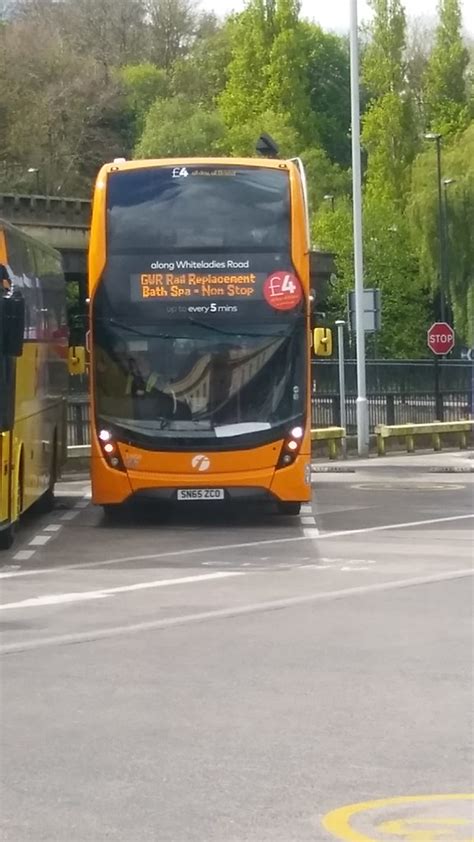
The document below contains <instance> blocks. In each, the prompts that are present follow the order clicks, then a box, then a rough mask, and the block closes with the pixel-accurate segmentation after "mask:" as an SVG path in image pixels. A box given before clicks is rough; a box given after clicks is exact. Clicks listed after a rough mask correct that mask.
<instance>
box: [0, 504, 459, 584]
mask: <svg viewBox="0 0 474 842" xmlns="http://www.w3.org/2000/svg"><path fill="white" fill-rule="evenodd" d="M68 514H69V513H68ZM73 514H74V515H76V514H77V512H74V513H73ZM468 518H471V519H472V518H474V514H469V515H453V516H451V517H441V518H430V519H429V520H416V521H410V522H408V523H389V524H384V525H383V526H369V527H364V528H363V529H347V530H342V531H340V532H322V533H320V532H319V529H318V528H317V527H315V528H314V529H310V528H307V529H305V534H304V535H295V536H293V537H291V538H268V539H266V540H264V541H243V542H242V543H236V544H217V545H216V546H210V547H209V546H206V547H190V548H188V549H181V550H169V551H167V552H162V553H149V554H146V555H135V556H125V557H124V558H111V559H104V560H103V561H86V562H82V563H81V562H79V563H77V564H63V565H58V566H57V567H42V568H39V569H37V570H20V571H19V572H18V573H0V579H9V578H17V577H19V576H39V575H41V576H42V575H46V574H48V575H49V574H50V573H58V572H60V571H61V572H63V571H67V570H87V569H89V568H96V567H110V566H113V565H116V564H130V563H131V562H135V561H159V560H160V559H164V558H177V557H183V556H193V555H198V554H199V555H201V554H202V553H215V552H226V551H227V550H240V549H247V548H251V547H263V546H270V545H273V544H296V543H298V542H301V541H308V540H310V539H314V538H316V537H318V538H319V540H320V541H323V540H329V539H330V538H341V537H344V536H345V535H357V534H361V533H367V532H383V531H385V530H397V529H406V528H407V527H412V526H430V525H433V524H435V523H447V522H451V521H460V520H467V519H468Z"/></svg>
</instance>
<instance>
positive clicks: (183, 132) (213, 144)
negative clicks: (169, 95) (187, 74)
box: [135, 96, 225, 158]
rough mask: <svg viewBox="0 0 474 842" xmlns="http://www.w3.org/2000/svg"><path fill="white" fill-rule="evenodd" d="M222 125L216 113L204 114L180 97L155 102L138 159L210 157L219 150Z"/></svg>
mask: <svg viewBox="0 0 474 842" xmlns="http://www.w3.org/2000/svg"><path fill="white" fill-rule="evenodd" d="M224 132H225V128H224V124H223V123H222V120H221V119H220V117H219V115H218V114H217V112H216V111H204V110H203V109H202V108H200V107H199V106H196V105H193V104H192V103H190V102H189V101H188V100H186V99H185V98H184V97H181V96H178V97H174V98H173V99H158V100H155V102H154V103H153V105H152V106H151V108H150V110H149V112H148V114H147V117H146V120H145V128H144V131H143V135H142V137H141V139H140V141H139V143H138V145H137V147H136V149H135V154H136V156H137V157H138V158H160V157H170V156H180V155H183V156H185V155H191V156H192V155H213V154H217V153H218V152H219V150H220V147H221V143H222V140H223V137H224Z"/></svg>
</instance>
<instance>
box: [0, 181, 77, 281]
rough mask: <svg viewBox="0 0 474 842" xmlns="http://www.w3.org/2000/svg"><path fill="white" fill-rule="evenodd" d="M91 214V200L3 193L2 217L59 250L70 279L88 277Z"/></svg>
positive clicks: (0, 195) (1, 203) (0, 202)
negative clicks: (87, 257) (87, 256)
mask: <svg viewBox="0 0 474 842" xmlns="http://www.w3.org/2000/svg"><path fill="white" fill-rule="evenodd" d="M90 215H91V202H90V201H89V200H88V199H65V198H59V197H58V196H21V195H15V194H12V193H0V217H1V218H3V219H6V220H7V222H11V224H12V225H16V226H17V227H18V228H20V229H21V230H22V231H24V232H25V233H26V234H30V235H31V236H32V237H37V239H38V240H42V241H43V242H45V243H47V244H48V245H50V246H53V248H56V249H58V251H60V252H61V254H62V256H63V260H64V269H65V272H66V275H67V277H68V279H69V280H82V279H83V278H84V279H85V277H86V272H87V260H86V254H87V246H88V240H89V223H90Z"/></svg>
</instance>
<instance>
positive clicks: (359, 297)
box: [350, 0, 369, 456]
mask: <svg viewBox="0 0 474 842" xmlns="http://www.w3.org/2000/svg"><path fill="white" fill-rule="evenodd" d="M350 65H351V142H352V201H353V217H354V220H353V226H354V274H355V317H356V355H357V451H358V453H359V456H367V454H368V452H369V413H368V405H367V393H366V378H365V333H364V301H363V296H364V264H363V249H362V178H361V162H360V101H359V42H358V26H357V0H350Z"/></svg>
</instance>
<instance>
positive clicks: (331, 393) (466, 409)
mask: <svg viewBox="0 0 474 842" xmlns="http://www.w3.org/2000/svg"><path fill="white" fill-rule="evenodd" d="M473 378H474V365H473V364H472V363H470V362H468V361H461V360H440V359H435V360H433V361H432V360H403V361H401V360H393V361H392V360H370V361H368V362H367V365H366V387H367V403H368V410H369V428H370V430H371V431H373V429H374V427H375V426H376V425H377V424H410V423H413V424H423V423H429V422H430V421H461V420H463V419H465V418H473V417H474V406H473ZM345 381H346V401H345V406H346V427H347V432H348V434H349V435H351V434H353V433H355V432H356V430H357V413H356V401H357V364H356V361H355V360H347V361H346V364H345ZM340 423H341V411H340V398H339V372H338V363H337V361H333V360H315V361H313V364H312V424H313V426H315V427H330V426H333V425H334V426H340Z"/></svg>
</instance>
